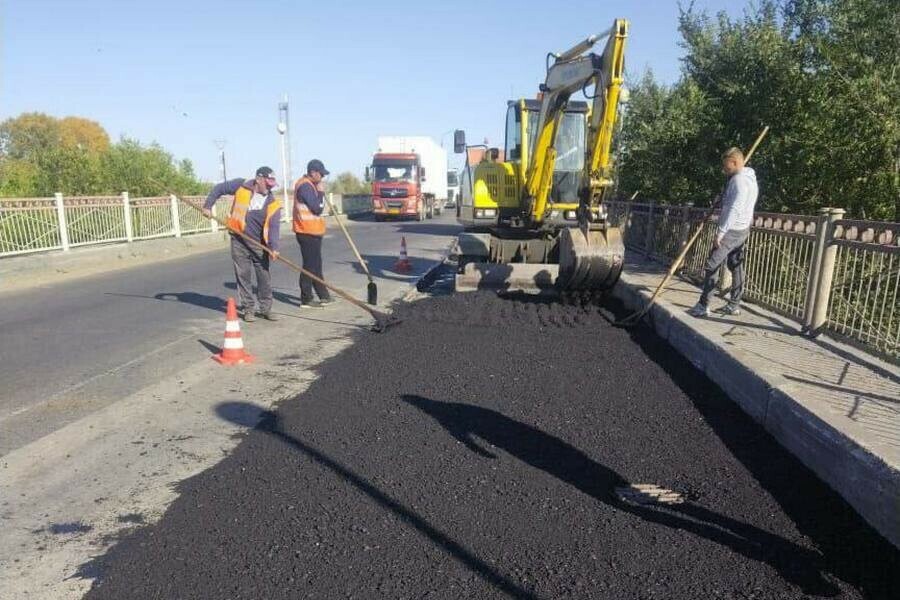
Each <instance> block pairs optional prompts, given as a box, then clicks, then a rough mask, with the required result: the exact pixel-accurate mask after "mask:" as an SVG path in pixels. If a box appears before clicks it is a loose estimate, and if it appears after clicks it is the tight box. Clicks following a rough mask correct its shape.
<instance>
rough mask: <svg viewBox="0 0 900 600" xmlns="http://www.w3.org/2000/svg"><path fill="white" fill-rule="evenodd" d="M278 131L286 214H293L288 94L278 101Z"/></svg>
mask: <svg viewBox="0 0 900 600" xmlns="http://www.w3.org/2000/svg"><path fill="white" fill-rule="evenodd" d="M278 133H279V134H280V135H281V173H282V177H284V214H285V215H290V214H291V198H290V194H289V192H288V190H289V189H290V187H291V184H292V183H293V182H292V180H291V123H290V116H289V110H288V95H287V94H285V95H284V99H283V100H282V101H281V102H279V103H278Z"/></svg>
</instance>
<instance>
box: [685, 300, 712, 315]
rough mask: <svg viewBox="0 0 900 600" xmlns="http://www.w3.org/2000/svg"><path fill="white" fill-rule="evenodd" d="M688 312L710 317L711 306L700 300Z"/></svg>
mask: <svg viewBox="0 0 900 600" xmlns="http://www.w3.org/2000/svg"><path fill="white" fill-rule="evenodd" d="M688 314H689V315H691V316H692V317H708V316H709V307H708V306H706V305H705V304H703V303H702V302H698V303H697V304H695V305H694V306H693V308H691V310H689V311H688Z"/></svg>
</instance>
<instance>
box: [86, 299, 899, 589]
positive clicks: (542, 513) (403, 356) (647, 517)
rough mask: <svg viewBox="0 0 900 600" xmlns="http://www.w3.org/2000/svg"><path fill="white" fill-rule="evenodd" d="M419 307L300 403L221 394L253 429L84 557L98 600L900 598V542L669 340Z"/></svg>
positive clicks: (510, 313) (535, 305)
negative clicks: (663, 495) (644, 495)
mask: <svg viewBox="0 0 900 600" xmlns="http://www.w3.org/2000/svg"><path fill="white" fill-rule="evenodd" d="M613 308H615V307H613ZM399 312H400V316H402V317H403V319H404V320H403V323H402V324H401V325H399V326H398V327H396V328H393V329H391V330H390V331H389V332H387V333H384V334H381V335H360V339H359V340H358V341H357V342H356V343H355V344H353V345H352V346H349V347H348V348H346V349H345V350H344V351H342V352H341V353H340V354H338V355H337V356H335V357H333V358H331V359H329V360H328V361H326V362H325V363H324V364H323V365H322V366H321V368H320V369H319V370H318V375H319V377H318V379H317V380H316V381H315V382H314V383H313V384H312V385H311V387H310V388H308V390H307V391H306V392H305V393H303V394H302V395H300V396H298V397H296V398H293V399H290V400H287V401H284V402H282V403H281V405H280V406H279V407H278V408H277V410H276V411H274V412H272V411H266V410H262V409H260V408H258V407H255V406H254V405H253V404H252V403H248V402H246V401H244V400H242V399H240V398H235V399H231V400H228V401H225V402H221V403H219V404H218V405H216V407H215V411H216V412H217V414H218V415H219V417H220V418H221V419H223V420H226V421H229V422H233V423H238V424H242V425H244V426H246V427H247V431H246V434H245V437H244V439H243V440H242V441H241V443H240V444H239V445H238V446H237V448H236V449H235V450H234V452H233V453H231V454H230V455H229V456H228V457H227V458H225V459H224V460H222V461H221V462H220V463H219V464H218V465H217V466H215V467H213V468H211V469H209V470H207V471H205V472H203V473H201V474H199V475H197V476H196V477H193V478H191V479H189V480H187V481H185V482H183V484H182V485H181V486H180V488H179V491H180V496H179V498H178V499H177V500H176V501H175V502H174V503H173V504H172V505H171V506H170V507H169V510H168V511H167V512H166V514H165V515H164V516H163V518H162V519H161V520H160V521H159V522H158V523H156V524H155V525H152V526H149V527H145V528H141V529H138V530H136V531H134V532H132V533H131V534H129V535H128V536H126V537H124V538H123V539H122V540H121V541H120V542H119V543H118V544H117V545H116V546H114V547H113V549H112V550H111V551H110V552H109V553H108V554H106V555H104V556H100V557H98V558H96V559H95V560H94V561H92V562H91V563H89V564H86V565H84V566H83V569H84V570H85V571H86V572H90V573H93V574H95V575H96V576H98V579H97V580H96V582H95V584H94V587H93V589H92V590H91V591H90V593H89V594H88V596H87V597H88V598H90V599H92V600H100V599H120V598H216V599H224V598H230V599H237V598H305V597H310V598H507V597H513V598H610V599H627V598H666V599H670V598H684V599H696V598H773V599H775V598H778V599H783V598H807V597H827V598H888V597H894V598H896V595H893V596H892V594H896V591H897V590H898V589H900V559H898V552H897V550H896V549H894V548H893V547H892V546H890V545H889V544H887V542H885V541H884V540H883V539H881V538H880V537H878V536H877V534H875V533H874V532H873V531H872V530H871V529H870V528H869V527H868V526H866V525H865V523H864V522H863V521H862V520H861V519H860V518H859V517H858V516H856V514H855V513H854V512H853V511H852V510H851V509H850V508H849V507H848V505H846V504H845V503H844V502H843V501H842V500H841V499H840V498H839V497H838V496H837V495H836V494H835V493H833V492H832V491H831V490H830V489H828V488H827V487H826V486H825V485H823V484H822V483H821V482H819V481H818V480H817V479H816V478H815V477H814V476H813V475H812V474H811V473H810V472H809V471H808V470H806V469H805V468H804V467H803V466H802V465H800V464H799V463H798V462H797V461H796V460H794V459H793V458H792V457H791V456H790V455H789V454H788V453H787V452H785V451H784V450H782V449H781V448H780V447H779V446H778V445H777V444H776V443H775V442H774V441H773V440H772V439H771V438H770V437H769V436H768V435H767V434H766V433H765V432H764V431H763V430H762V429H761V428H759V427H758V426H756V425H755V424H754V423H753V422H752V421H751V420H750V419H749V418H748V417H746V416H745V415H744V414H743V413H741V411H740V410H739V409H738V408H736V406H735V405H734V404H733V403H731V402H730V401H729V400H728V399H727V398H726V397H725V396H724V395H723V394H722V392H721V391H720V390H719V389H718V388H717V387H716V386H715V385H713V384H712V383H711V382H710V381H709V380H707V379H706V378H705V377H704V376H702V375H701V374H700V373H698V372H697V371H696V370H695V369H694V368H693V367H692V366H691V365H690V364H689V363H687V362H686V361H684V360H683V359H681V358H680V357H679V356H678V355H677V354H676V353H675V352H674V351H673V350H672V349H671V348H670V347H669V346H667V345H666V344H665V343H664V342H662V341H660V340H659V339H658V338H656V337H655V336H654V335H653V334H652V333H650V332H649V331H647V330H645V329H634V330H622V329H615V328H613V327H611V326H610V325H609V324H608V323H607V322H606V321H605V320H604V319H603V318H602V317H601V316H600V314H598V312H597V310H596V308H595V307H593V306H591V305H586V306H581V305H561V304H544V303H541V302H535V301H529V300H526V299H522V298H517V299H516V298H514V299H503V298H497V297H496V296H491V295H484V294H469V295H455V296H441V297H435V298H429V299H425V300H421V301H419V302H416V303H413V304H410V305H407V306H403V307H401V308H400V311H399ZM640 484H647V485H653V486H657V487H658V488H660V489H662V490H668V491H669V492H670V494H669V495H668V496H667V497H668V498H672V499H674V500H675V502H671V503H649V504H646V503H642V502H641V501H640V498H639V497H638V498H636V497H634V496H629V497H626V496H625V495H623V494H624V491H623V490H627V489H628V487H629V486H631V485H640ZM678 500H680V502H679V501H678Z"/></svg>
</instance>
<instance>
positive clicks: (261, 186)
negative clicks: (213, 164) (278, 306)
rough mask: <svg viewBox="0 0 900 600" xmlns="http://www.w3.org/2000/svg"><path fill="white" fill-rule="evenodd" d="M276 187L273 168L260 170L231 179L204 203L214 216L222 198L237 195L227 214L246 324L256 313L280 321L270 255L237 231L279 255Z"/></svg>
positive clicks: (205, 208)
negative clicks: (275, 307) (275, 309)
mask: <svg viewBox="0 0 900 600" xmlns="http://www.w3.org/2000/svg"><path fill="white" fill-rule="evenodd" d="M276 185H277V180H276V179H275V174H274V172H273V171H272V169H270V168H269V167H260V168H258V169H257V170H256V176H255V177H254V178H253V179H247V180H244V179H242V178H239V179H232V180H230V181H223V182H222V183H220V184H218V185H216V186H215V187H214V188H213V189H212V191H211V192H210V193H209V195H208V196H207V197H206V202H205V203H204V204H203V214H204V215H206V216H207V217H211V216H212V208H213V206H214V205H215V203H216V201H217V200H218V199H219V198H220V197H222V196H227V195H231V196H234V200H233V201H232V203H231V213H230V214H229V215H228V228H229V229H230V230H231V231H232V233H231V260H232V262H233V263H234V277H235V279H236V280H237V288H238V295H239V296H240V301H241V313H242V315H243V317H244V321H247V322H250V321H255V320H256V315H257V314H259V316H261V317H263V318H265V319H268V320H269V321H277V320H278V316H277V315H276V314H275V313H273V312H272V280H271V277H270V275H269V264H270V257H269V253H268V252H265V251H263V250H262V249H259V248H255V247H253V246H251V245H250V244H248V243H247V242H246V241H245V240H243V239H242V238H241V236H239V235H238V234H237V233H235V232H241V233H243V234H244V235H247V236H248V237H250V238H252V239H253V240H256V241H258V242H260V243H261V244H263V245H264V246H266V247H267V248H268V249H269V250H270V251H271V252H272V254H273V255H274V256H278V243H279V232H280V226H281V201H279V200H278V199H277V198H275V195H274V194H273V193H272V190H273V189H275V187H276ZM274 256H273V257H274ZM254 272H255V273H256V287H257V296H258V298H259V312H258V313H257V308H256V301H255V300H254V298H253V273H254Z"/></svg>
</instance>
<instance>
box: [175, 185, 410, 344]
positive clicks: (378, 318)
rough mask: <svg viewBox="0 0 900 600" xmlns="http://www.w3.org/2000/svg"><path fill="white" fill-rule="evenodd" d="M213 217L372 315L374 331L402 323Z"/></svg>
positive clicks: (195, 206) (218, 220) (244, 238)
mask: <svg viewBox="0 0 900 600" xmlns="http://www.w3.org/2000/svg"><path fill="white" fill-rule="evenodd" d="M174 195H175V194H173V196H174ZM175 197H176V198H178V200H180V201H181V202H183V203H184V204H186V205H188V206H190V207H191V208H193V209H194V210H196V211H198V212H201V213H202V212H203V209H201V208H200V207H199V206H197V205H196V204H194V203H193V202H188V201H187V200H185V199H183V198H180V197H178V196H175ZM211 217H212V219H214V220H215V221H216V222H217V223H218V224H219V225H221V226H222V227H224V228H225V229H227V230H228V231H230V232H231V233H233V234H235V235H238V236H240V237H241V239H243V240H244V241H246V242H247V243H248V244H250V245H251V246H253V247H255V248H259V249H260V250H262V251H264V252H266V253H268V255H269V256H271V257H272V258H274V259H275V260H280V261H281V262H283V263H284V264H286V265H287V266H288V267H290V268H291V269H293V270H294V271H296V272H298V273H302V274H303V275H306V276H307V277H309V278H310V279H312V280H313V281H315V282H317V283H320V284H322V285H324V286H325V287H326V288H328V289H329V290H331V291H332V292H334V293H335V294H337V295H338V296H340V297H341V298H343V299H344V300H346V301H347V302H349V303H350V304H352V305H353V306H356V307H358V308H361V309H362V310H364V311H366V312H367V313H369V314H370V315H372V318H374V319H375V325H374V326H373V327H372V330H373V331H377V332H379V333H380V332H382V331H384V330H385V329H387V328H388V327H390V326H392V325H396V324H398V323H400V319H398V318H396V317H394V316H393V315H389V314H387V313H383V312H381V311H378V310H375V309H373V308H371V307H369V306H366V304H365V303H364V302H362V301H360V300H357V299H356V298H354V297H353V296H351V295H350V294H348V293H347V292H345V291H344V290H342V289H340V288H338V287H335V286H333V285H331V284H330V283H328V282H327V281H325V280H324V279H322V278H321V277H318V276H316V275H314V274H313V273H310V272H309V271H307V270H306V269H304V268H303V267H301V266H300V265H298V264H297V263H295V262H293V261H291V260H289V259H287V258H285V257H284V256H282V255H281V254H276V253H274V252H272V250H270V249H269V248H267V247H266V246H265V245H264V244H261V243H259V242H257V241H256V240H254V239H253V238H251V237H250V236H248V235H246V234H245V233H244V232H242V231H237V230H235V229H233V228H231V227H229V226H228V224H227V223H226V222H225V221H223V220H222V219H220V218H219V217H217V216H215V215H211Z"/></svg>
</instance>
